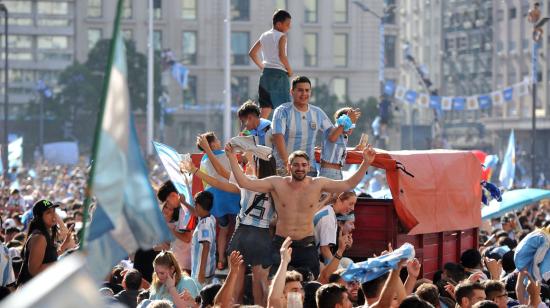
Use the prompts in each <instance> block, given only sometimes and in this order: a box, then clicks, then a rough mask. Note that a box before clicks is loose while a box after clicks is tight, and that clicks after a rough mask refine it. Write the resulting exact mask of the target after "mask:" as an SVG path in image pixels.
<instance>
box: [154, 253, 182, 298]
mask: <svg viewBox="0 0 550 308" xmlns="http://www.w3.org/2000/svg"><path fill="white" fill-rule="evenodd" d="M158 265H161V266H165V267H167V268H168V270H169V271H170V272H171V270H172V267H174V270H175V271H176V273H175V275H174V282H175V285H178V283H179V282H180V280H181V277H182V272H181V269H180V265H179V264H178V260H176V257H175V256H174V254H173V253H172V252H171V251H164V250H163V251H161V252H160V253H159V254H158V255H157V257H156V258H155V260H154V261H153V267H155V266H158ZM151 285H152V287H153V288H154V289H155V290H158V289H159V288H160V286H161V282H160V281H159V279H158V277H157V273H156V272H153V283H152V284H151Z"/></svg>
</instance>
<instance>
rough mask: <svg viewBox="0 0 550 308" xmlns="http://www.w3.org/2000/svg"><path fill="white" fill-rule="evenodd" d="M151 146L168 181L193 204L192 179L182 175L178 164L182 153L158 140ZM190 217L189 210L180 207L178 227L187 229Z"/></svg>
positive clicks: (181, 158)
mask: <svg viewBox="0 0 550 308" xmlns="http://www.w3.org/2000/svg"><path fill="white" fill-rule="evenodd" d="M153 146H154V147H155V150H156V151H157V154H158V156H159V159H160V162H161V163H162V165H163V166H164V170H166V173H167V174H168V177H169V178H170V181H172V183H173V184H174V187H176V190H177V191H178V193H179V194H180V195H183V196H184V197H185V200H186V201H187V202H188V203H189V204H190V205H193V194H192V191H193V190H192V185H193V179H192V178H190V176H188V175H184V174H183V173H181V172H180V167H179V164H180V162H181V161H182V160H183V157H182V155H180V154H179V153H178V152H177V151H176V150H174V149H173V148H171V147H169V146H167V145H166V144H162V143H160V142H154V141H153ZM189 159H190V157H189ZM191 219H192V214H191V212H190V211H189V210H188V209H187V208H186V207H182V208H181V209H180V217H179V218H178V229H180V230H185V229H187V227H188V225H189V222H190V221H191Z"/></svg>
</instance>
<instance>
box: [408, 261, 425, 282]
mask: <svg viewBox="0 0 550 308" xmlns="http://www.w3.org/2000/svg"><path fill="white" fill-rule="evenodd" d="M421 268H422V264H420V262H419V261H418V259H417V258H414V259H412V260H409V262H407V272H408V273H409V276H411V277H414V278H418V276H419V275H420V269H421Z"/></svg>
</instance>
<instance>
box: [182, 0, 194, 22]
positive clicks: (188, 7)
mask: <svg viewBox="0 0 550 308" xmlns="http://www.w3.org/2000/svg"><path fill="white" fill-rule="evenodd" d="M181 18H183V19H185V20H196V19H197V0H181Z"/></svg>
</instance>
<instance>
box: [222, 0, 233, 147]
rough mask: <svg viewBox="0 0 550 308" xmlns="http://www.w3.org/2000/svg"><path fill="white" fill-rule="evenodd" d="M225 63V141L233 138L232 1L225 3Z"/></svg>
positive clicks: (228, 0) (227, 0)
mask: <svg viewBox="0 0 550 308" xmlns="http://www.w3.org/2000/svg"><path fill="white" fill-rule="evenodd" d="M224 23H225V29H224V30H225V42H224V43H225V44H224V47H225V55H224V56H225V61H224V70H223V73H224V90H223V92H224V112H223V139H224V142H226V141H229V138H231V1H230V0H226V1H225V19H224Z"/></svg>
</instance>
